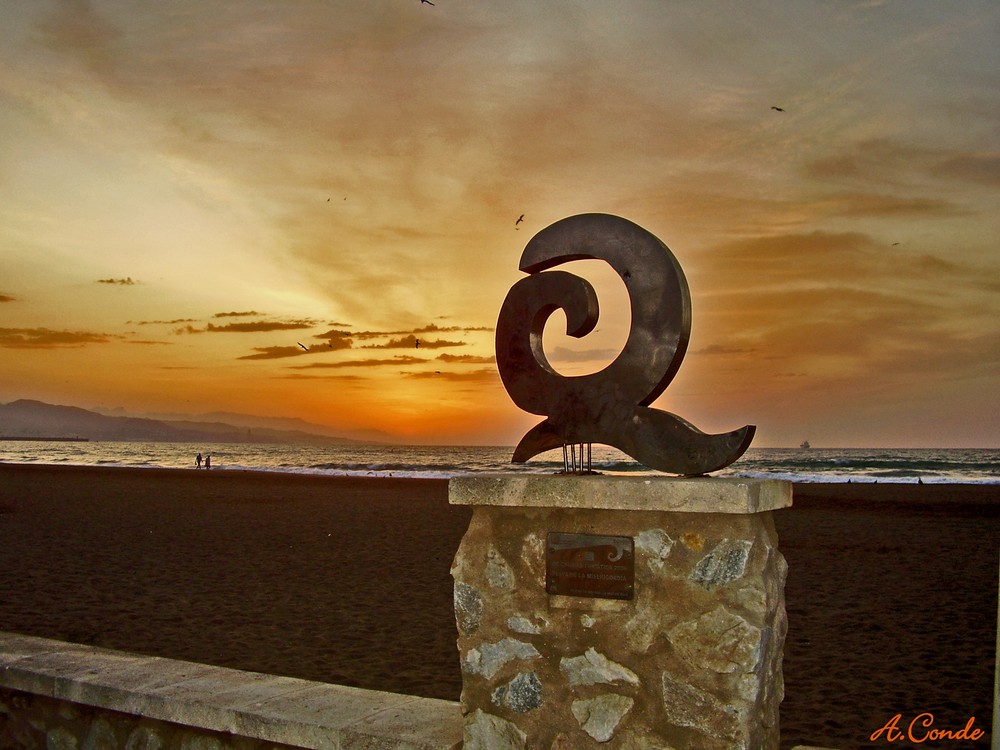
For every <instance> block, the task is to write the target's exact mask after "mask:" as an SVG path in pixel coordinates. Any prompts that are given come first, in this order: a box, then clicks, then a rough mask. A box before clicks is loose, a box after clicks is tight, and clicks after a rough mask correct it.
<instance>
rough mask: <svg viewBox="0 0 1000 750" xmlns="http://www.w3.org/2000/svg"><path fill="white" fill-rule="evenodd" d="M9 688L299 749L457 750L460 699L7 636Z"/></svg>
mask: <svg viewBox="0 0 1000 750" xmlns="http://www.w3.org/2000/svg"><path fill="white" fill-rule="evenodd" d="M0 687H4V688H8V689H11V690H18V691H21V692H29V693H33V694H36V695H43V696H46V697H50V698H56V699H59V700H66V701H71V702H73V703H79V704H83V705H87V706H94V707H97V708H103V709H107V710H111V711H120V712H122V713H127V714H133V715H138V716H144V717H148V718H151V719H158V720H160V721H168V722H172V723H174V724H181V725H184V726H189V727H197V728H200V729H207V730H210V731H217V732H229V733H232V734H237V735H240V736H243V737H251V738H254V739H261V740H266V741H269V742H276V743H282V744H286V745H294V746H297V747H305V748H314V749H315V750H326V749H327V748H341V747H347V746H350V747H355V746H358V747H365V748H366V749H368V748H370V749H371V750H393V749H394V748H398V747H407V748H414V750H454V749H455V748H458V747H461V740H462V715H461V712H460V710H459V706H458V704H457V703H454V702H451V701H443V700H436V699H432V698H420V697H415V696H411V695H398V694H395V693H383V692H378V691H373V690H362V689H360V688H353V687H346V686H343V685H328V684H324V683H317V682H309V681H306V680H299V679H295V678H292V677H279V676H276V675H266V674H259V673H256V672H241V671H239V670H235V669H226V668H223V667H213V666H209V665H206V664H195V663H192V662H184V661H175V660H172V659H164V658H160V657H154V656H141V655H138V654H130V653H125V652H122V651H111V650H108V649H101V648H94V647H90V646H82V645H78V644H74V643H63V642H61V641H53V640H49V639H45V638H35V637H32V636H25V635H17V634H14V633H3V632H0Z"/></svg>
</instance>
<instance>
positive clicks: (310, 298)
mask: <svg viewBox="0 0 1000 750" xmlns="http://www.w3.org/2000/svg"><path fill="white" fill-rule="evenodd" d="M0 14H2V20H3V23H0V144H2V145H0V402H7V401H12V400H15V399H18V398H37V399H41V400H45V401H49V402H53V403H62V404H72V405H76V406H83V407H86V408H92V407H103V408H116V407H123V408H124V409H125V410H127V411H128V412H129V413H134V414H147V413H164V412H170V413H187V414H199V413H204V412H209V411H216V410H229V411H238V412H244V413H249V414H260V415H269V416H295V417H301V418H303V419H307V420H310V421H313V422H317V423H322V424H325V425H330V426H333V427H336V428H338V429H343V430H344V431H345V432H346V431H351V430H359V429H377V430H383V431H386V432H388V433H391V434H392V435H394V436H396V437H397V438H399V439H401V440H405V441H412V442H427V443H463V442H470V443H497V444H513V443H514V442H516V441H517V440H518V439H519V438H520V437H521V435H522V434H523V432H524V431H525V430H526V429H527V428H528V427H529V426H531V425H532V424H534V423H535V422H537V421H538V418H537V417H535V416H532V415H528V414H524V413H522V412H520V411H519V410H518V409H517V407H515V406H514V405H513V404H512V403H511V401H510V399H509V398H508V397H507V395H506V394H505V392H504V391H503V387H502V385H501V384H500V381H499V378H498V376H497V374H496V365H495V363H494V362H493V359H492V357H493V331H492V329H493V326H494V325H495V323H496V317H497V313H498V311H499V308H500V304H501V303H502V301H503V298H504V296H505V294H506V292H507V290H508V289H509V288H510V286H511V284H513V283H514V282H515V281H516V280H517V279H518V278H519V277H520V276H521V274H520V273H519V272H518V271H517V262H518V258H519V256H520V253H521V251H522V249H523V248H524V245H525V243H526V242H527V241H528V239H530V237H531V236H532V235H533V234H534V233H535V232H537V231H539V230H540V229H542V228H544V227H545V226H547V225H549V224H551V223H552V222H554V221H557V220H559V219H561V218H564V217H566V216H570V215H573V214H577V213H583V212H589V211H600V212H607V213H614V214H618V215H621V216H624V217H626V218H628V219H630V220H632V221H634V222H636V223H638V224H640V225H642V226H644V227H645V228H647V229H648V230H650V231H651V232H653V233H654V234H655V235H657V236H658V237H659V238H660V239H661V240H663V241H664V242H665V243H666V244H667V245H669V246H670V247H671V249H672V250H673V252H674V254H675V255H676V257H677V258H678V260H679V261H680V263H681V265H682V267H683V268H684V271H685V273H686V274H687V278H688V282H689V285H690V288H691V297H692V308H693V329H692V339H691V345H690V348H689V350H688V355H687V357H686V358H685V360H684V364H683V365H682V367H681V370H680V373H679V375H678V376H677V378H676V379H675V380H674V382H673V383H672V384H671V386H670V387H669V388H668V389H667V391H666V393H665V394H664V395H663V396H662V397H661V398H660V399H659V400H658V401H657V402H656V404H655V406H657V407H659V408H661V409H666V410H669V411H673V412H675V413H677V414H679V415H681V416H683V417H684V418H686V419H688V420H689V421H691V422H693V423H694V424H695V425H697V426H698V427H700V428H701V429H703V430H705V431H708V432H721V431H725V430H729V429H733V428H736V427H739V426H741V425H743V424H746V423H755V424H757V425H758V437H757V440H756V442H755V445H758V446H783V445H797V444H798V443H799V442H800V441H801V440H803V439H809V440H810V441H811V442H812V443H813V445H816V446H859V447H866V446H900V447H906V446H941V447H947V446H982V447H996V446H1000V408H998V406H997V404H998V403H1000V399H998V398H997V395H996V394H997V382H998V374H1000V333H998V326H997V321H998V320H1000V304H998V298H1000V297H998V291H1000V255H998V253H997V243H998V237H1000V201H998V195H1000V192H998V190H997V188H998V187H1000V103H998V102H1000V99H998V98H997V91H998V90H1000V53H998V51H997V50H998V49H1000V5H998V4H997V3H995V2H992V0H991V1H989V2H974V1H972V2H965V3H962V4H961V5H960V6H959V5H955V4H952V3H941V2H936V1H927V2H924V1H922V0H907V1H906V2H902V0H900V1H899V2H893V1H892V0H887V1H886V2H878V1H877V0H870V1H865V2H850V1H849V0H843V1H842V2H818V1H817V2H806V1H803V2H796V3H785V2H739V3H735V2H734V3H721V4H719V3H703V2H700V1H698V2H694V1H692V2H671V3H658V2H640V1H639V0H635V1H631V0H623V1H622V2H616V3H585V2H562V1H560V0H551V1H548V0H547V1H546V2H544V3H540V2H537V0H510V2H505V3H484V2H474V1H473V0H436V5H434V6H430V5H427V4H421V3H419V2H418V1H417V0H373V1H371V2H357V3H346V2H305V1H304V2H298V3H294V4H284V3H272V2H252V1H250V2H241V3H238V4H233V3H219V2H204V0H197V1H195V0H174V1H173V2H170V3H163V4H149V3H144V4H135V3H131V2H104V1H103V0H94V1H93V2H89V1H88V0H63V1H62V2H39V1H36V0H30V1H29V0H13V1H12V2H5V3H4V5H3V9H2V11H0ZM772 106H780V107H782V108H783V109H784V110H785V111H784V112H778V111H775V110H773V109H772ZM521 214H524V217H525V218H524V222H523V223H522V224H520V225H519V226H518V227H517V228H516V229H515V226H514V222H515V219H517V217H518V216H520V215H521ZM574 265H580V266H581V269H580V272H581V273H584V274H587V275H589V277H591V278H593V279H594V280H595V284H596V285H597V289H598V295H599V298H600V300H601V304H602V319H601V321H600V323H599V324H598V331H597V332H595V333H594V334H591V335H590V336H587V337H586V338H584V339H582V340H580V341H576V340H567V339H566V337H564V336H560V335H559V333H558V331H557V330H556V329H557V327H558V326H557V325H555V324H556V323H558V322H559V320H560V316H561V314H558V313H557V314H556V315H555V316H554V317H553V325H551V326H550V330H548V331H547V346H546V351H547V353H548V354H549V357H550V360H552V361H553V363H554V364H555V365H556V366H557V367H558V368H559V369H560V370H561V371H562V372H564V373H567V374H577V373H583V372H592V371H596V370H598V369H600V368H601V367H603V366H604V365H606V364H607V363H608V362H610V361H611V360H612V359H613V358H614V356H615V354H616V353H617V351H618V350H619V349H620V347H621V345H622V343H623V342H624V340H625V336H626V332H627V326H628V317H627V309H626V302H625V300H626V297H625V292H624V286H623V285H621V282H620V281H619V280H618V279H617V277H614V276H609V275H608V274H606V273H604V272H603V271H602V270H601V269H599V268H594V266H595V265H596V264H594V263H586V264H574ZM564 268H566V270H573V266H565V267H564ZM416 338H419V339H420V341H421V342H422V345H421V347H420V348H419V349H417V348H416V347H415V346H414V339H416ZM300 342H301V343H302V344H303V345H305V346H306V347H308V348H309V351H308V352H306V351H304V350H303V349H302V348H300V347H299V346H298V344H299V343H300Z"/></svg>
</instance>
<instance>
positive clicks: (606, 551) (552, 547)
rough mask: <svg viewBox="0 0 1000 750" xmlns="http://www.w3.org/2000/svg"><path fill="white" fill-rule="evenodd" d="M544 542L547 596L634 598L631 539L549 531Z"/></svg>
mask: <svg viewBox="0 0 1000 750" xmlns="http://www.w3.org/2000/svg"><path fill="white" fill-rule="evenodd" d="M545 541H546V544H545V590H546V591H548V593H550V594H559V595H561V596H592V597H597V598H600V599H631V598H632V596H633V595H634V593H635V544H634V542H633V540H632V537H630V536H599V535H597V534H564V533H562V532H558V531H550V532H549V533H548V536H547V537H546V540H545Z"/></svg>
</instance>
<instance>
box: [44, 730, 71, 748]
mask: <svg viewBox="0 0 1000 750" xmlns="http://www.w3.org/2000/svg"><path fill="white" fill-rule="evenodd" d="M76 747H77V745H76V737H74V736H73V734H72V733H71V732H69V731H68V730H66V729H63V728H62V727H56V728H55V729H50V730H49V731H48V732H46V733H45V750H76Z"/></svg>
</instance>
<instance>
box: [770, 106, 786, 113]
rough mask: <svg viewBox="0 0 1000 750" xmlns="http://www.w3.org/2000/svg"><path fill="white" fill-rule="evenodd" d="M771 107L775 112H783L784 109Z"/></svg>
mask: <svg viewBox="0 0 1000 750" xmlns="http://www.w3.org/2000/svg"><path fill="white" fill-rule="evenodd" d="M771 109H773V110H774V111H775V112H784V111H785V110H783V109H782V108H781V107H771Z"/></svg>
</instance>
